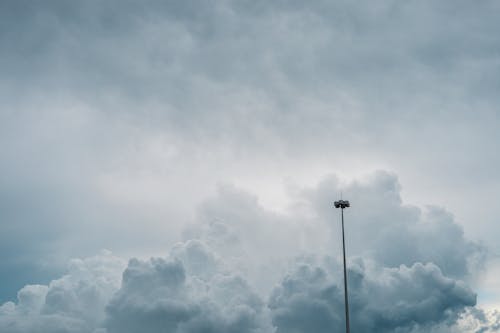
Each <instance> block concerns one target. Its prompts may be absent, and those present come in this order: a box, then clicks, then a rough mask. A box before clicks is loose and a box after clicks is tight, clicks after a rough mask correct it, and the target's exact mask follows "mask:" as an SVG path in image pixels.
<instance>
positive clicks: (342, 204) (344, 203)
mask: <svg viewBox="0 0 500 333" xmlns="http://www.w3.org/2000/svg"><path fill="white" fill-rule="evenodd" d="M334 205H335V208H340V209H341V212H342V253H343V255H344V306H345V331H346V333H350V332H351V328H350V325H349V298H348V297H347V269H346V264H345V236H344V208H347V207H351V205H350V204H349V201H347V200H339V201H335V202H334Z"/></svg>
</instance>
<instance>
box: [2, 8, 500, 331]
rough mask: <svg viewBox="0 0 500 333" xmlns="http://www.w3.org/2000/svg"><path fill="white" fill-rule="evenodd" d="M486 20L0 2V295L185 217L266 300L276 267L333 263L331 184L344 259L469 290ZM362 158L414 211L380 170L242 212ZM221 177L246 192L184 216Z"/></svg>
mask: <svg viewBox="0 0 500 333" xmlns="http://www.w3.org/2000/svg"><path fill="white" fill-rule="evenodd" d="M499 9H500V8H499V6H498V4H497V3H496V2H494V1H481V2H480V3H474V4H471V3H469V2H466V1H458V2H457V1H453V2H452V1H445V2H439V3H437V2H435V1H408V2H405V3H401V2H396V1H391V0H387V1H382V2H379V3H377V4H374V3H373V2H369V1H361V2H357V3H351V2H348V1H342V0H339V1H321V0H318V1H312V2H308V3H307V4H305V3H302V2H297V1H275V2H273V3H269V2H265V1H225V0H222V1H210V2H205V3H203V4H201V3H199V2H194V1H183V2H182V3H179V2H173V1H167V2H164V1H147V2H146V3H143V4H141V5H140V6H139V5H137V4H136V3H134V2H133V1H111V2H106V3H104V2H101V1H85V2H75V3H72V4H71V5H69V4H68V3H67V2H65V1H52V2H50V4H48V3H45V4H41V3H39V2H36V1H16V2H15V3H13V2H3V3H1V4H0V45H1V46H3V47H1V48H0V70H1V72H2V77H1V78H0V103H1V105H2V108H1V111H0V159H1V162H2V163H0V165H1V166H0V221H1V223H0V252H2V253H3V254H4V257H5V258H8V259H6V260H4V261H3V263H2V265H1V266H0V275H2V282H3V283H2V286H0V300H2V301H3V300H4V299H10V298H12V297H13V295H14V294H15V291H16V290H18V289H20V288H21V287H22V285H24V284H26V283H29V281H37V282H39V283H45V282H48V281H49V280H50V279H51V278H53V277H55V276H58V274H60V273H61V271H63V269H62V268H61V267H62V263H63V262H65V261H66V260H67V259H68V258H70V257H87V256H89V255H90V254H91V253H95V251H96V250H97V249H99V248H111V249H112V250H113V251H114V253H118V254H119V255H120V256H123V257H129V256H132V255H139V256H150V255H151V254H158V253H159V252H160V251H163V249H165V248H169V247H170V246H171V245H173V244H174V243H175V241H177V240H178V239H179V237H180V233H181V232H180V231H181V230H182V228H183V225H185V224H186V222H188V221H189V222H191V221H192V220H193V219H196V218H198V219H199V220H198V224H201V226H200V225H198V226H196V223H194V224H195V226H194V227H193V228H192V230H190V231H188V232H185V240H186V241H189V240H191V239H193V238H203V239H202V240H203V242H206V243H207V244H208V246H210V247H212V248H214V250H215V251H216V252H217V253H220V256H222V257H224V260H223V262H225V263H226V264H224V265H229V266H231V267H233V268H234V267H236V268H237V270H239V271H241V272H242V273H243V275H244V276H246V277H247V278H248V280H249V281H251V282H252V284H253V287H254V288H255V290H256V293H258V294H259V296H260V297H261V298H263V299H265V296H266V295H267V294H268V293H269V292H270V290H271V289H272V287H273V285H274V284H273V283H275V282H276V281H279V280H280V278H281V277H282V274H283V270H284V268H285V267H286V263H287V260H289V258H292V257H295V256H296V255H300V254H302V253H303V252H313V253H317V254H318V255H324V254H330V255H331V254H332V253H336V252H334V251H337V249H338V247H336V246H337V245H338V239H337V238H336V237H337V235H338V234H337V225H336V224H335V221H336V218H337V217H336V216H335V215H333V214H334V212H332V210H331V207H330V201H331V199H332V198H336V197H337V196H338V191H339V189H343V190H344V191H345V195H346V196H348V197H349V198H351V200H352V201H353V203H354V204H355V207H356V209H352V210H350V211H349V212H348V214H349V216H348V217H349V220H348V226H347V228H348V231H349V236H350V239H349V252H350V254H352V255H355V256H361V257H363V258H365V259H370V260H373V261H375V262H376V263H377V264H379V265H380V266H382V267H386V268H398V267H399V265H400V264H404V265H406V267H410V268H412V267H414V265H415V264H416V263H419V262H420V263H422V264H423V265H424V266H425V265H427V263H433V264H435V265H436V266H437V267H439V269H440V270H441V272H442V274H443V276H445V277H446V278H450V279H463V280H465V281H467V283H473V281H472V280H473V278H474V277H473V276H472V275H473V274H471V272H476V270H475V268H474V267H481V265H484V256H485V250H484V247H483V246H482V245H481V244H480V243H478V242H472V241H470V240H469V239H467V238H466V237H465V236H464V231H462V226H463V227H464V228H465V234H467V235H468V237H469V238H471V237H472V238H473V239H475V240H477V239H480V238H484V239H486V243H487V244H488V245H489V246H490V247H492V248H493V249H494V250H496V247H497V242H496V239H497V238H498V237H497V235H498V232H497V230H498V228H497V225H498V224H497V223H496V222H497V221H496V220H497V216H498V215H499V214H500V212H499V211H498V205H497V204H496V202H495V200H496V198H497V197H498V193H499V189H500V186H499V182H498V176H497V170H498V165H499V162H500V161H499V159H498V154H496V153H495V152H496V151H497V147H496V142H498V133H497V132H498V131H497V129H498V116H497V113H498V112H497V111H498V94H497V91H498V89H497V88H498V86H499V81H498V77H499V76H498V69H499V67H498V65H499V63H498V50H499V46H498V43H497V31H498V19H497V17H498V11H499ZM375 168H384V169H388V170H395V171H396V172H397V174H398V175H399V176H400V178H401V180H402V182H403V183H404V184H405V192H404V198H405V199H408V198H410V199H415V198H418V199H419V200H418V202H417V204H418V207H416V206H411V205H408V204H406V203H404V202H403V199H402V194H401V190H400V188H399V185H398V182H397V181H396V179H395V178H394V176H392V175H383V174H381V175H378V176H376V177H375V179H374V180H372V181H367V182H364V183H363V182H361V183H360V182H353V183H350V184H348V185H347V186H344V185H343V184H341V182H340V181H339V180H335V179H334V178H330V179H327V180H325V181H324V182H323V183H321V184H320V185H318V186H317V187H314V186H309V187H307V186H306V187H307V188H305V189H304V186H302V185H299V186H298V187H299V189H298V190H297V192H296V193H293V194H294V195H295V197H293V198H292V204H291V207H286V208H285V209H284V211H285V212H277V211H274V210H271V209H269V208H268V207H269V203H268V202H267V203H266V202H259V200H258V198H262V197H264V196H268V197H269V196H272V193H273V191H272V190H274V189H276V188H278V187H279V186H280V185H281V184H280V182H281V181H282V177H291V178H292V179H293V178H295V177H296V176H297V177H298V178H300V176H298V175H301V174H302V175H303V174H306V175H307V177H305V178H306V181H305V183H313V182H315V181H316V180H317V177H319V175H321V174H324V172H328V171H329V170H333V171H335V172H338V173H339V174H346V176H347V177H349V178H352V177H356V176H357V175H358V174H360V173H364V172H366V171H371V170H373V169H375ZM221 180H222V181H223V182H229V183H231V182H234V183H236V184H237V185H241V184H251V185H253V187H252V188H251V189H250V191H251V192H255V193H256V195H252V194H248V193H245V191H240V190H238V189H235V188H231V187H230V186H228V187H224V186H223V188H221V189H219V190H218V191H219V192H218V193H217V194H216V195H215V196H214V197H213V199H212V200H209V201H207V202H205V203H204V204H202V205H201V208H200V209H199V211H198V217H193V215H194V214H193V208H194V207H196V206H197V205H198V204H199V203H200V202H202V201H203V200H204V198H206V197H207V196H209V195H210V194H211V193H212V192H213V184H215V183H217V182H218V181H221ZM270 193H271V194H270ZM471 197H477V198H481V203H482V204H483V205H482V209H480V210H478V209H476V207H475V206H474V205H471V201H470V200H471ZM181 198H182V199H181ZM408 202H412V200H409V201H408ZM429 202H433V203H436V204H437V205H438V206H437V207H433V206H430V207H424V208H422V207H423V203H429ZM441 206H446V207H447V209H443V208H440V207H441ZM472 206H474V207H472ZM450 211H452V212H454V213H455V214H456V217H454V216H452V215H451V214H450ZM353 230H356V231H360V232H352V231H353ZM220 234H222V235H224V237H221V235H220ZM443 235H446V237H443ZM277 244H279V246H277ZM181 252H182V251H181ZM262 258H266V260H264V261H263V260H262ZM205 259H207V260H208V259H209V258H205ZM205 259H199V260H201V261H203V260H205ZM191 260H193V261H194V262H196V260H195V259H194V258H193V259H189V260H188V259H185V260H182V262H183V265H184V267H185V269H187V268H186V267H187V266H188V263H190V262H191ZM216 261H217V260H216ZM189 265H190V264H189ZM196 265H200V264H196ZM196 265H195V266H196ZM425 267H427V266H425ZM236 268H235V269H236ZM200 269H201V268H200ZM264 272H267V273H268V274H263V273H264ZM210 274H213V272H212V273H210ZM186 281H189V275H187V277H186ZM49 294H50V293H49ZM188 301H189V300H188ZM9 304H10V303H9ZM8 307H9V309H11V308H12V306H11V305H9V306H8ZM9 311H10V310H9ZM75 316H77V315H75ZM78 316H79V315H78ZM78 316H77V317H78ZM43 318H45V319H43V320H46V321H50V320H52V319H50V318H49V317H43ZM40 320H42V319H40ZM55 321H57V320H55ZM84 321H85V322H88V321H89V320H88V319H84ZM18 324H19V325H20V323H18ZM26 325H27V324H26ZM44 325H45V324H44ZM47 325H49V324H47ZM68 325H70V324H68ZM92 325H93V324H92ZM75 327H76V326H75ZM19 329H21V328H19ZM82 329H84V328H82Z"/></svg>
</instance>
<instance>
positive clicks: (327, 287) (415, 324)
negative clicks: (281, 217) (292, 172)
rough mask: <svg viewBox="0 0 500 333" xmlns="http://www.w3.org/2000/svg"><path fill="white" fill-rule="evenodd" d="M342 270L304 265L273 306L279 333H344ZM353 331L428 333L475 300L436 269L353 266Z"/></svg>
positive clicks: (288, 279)
mask: <svg viewBox="0 0 500 333" xmlns="http://www.w3.org/2000/svg"><path fill="white" fill-rule="evenodd" d="M340 269H341V268H340V265H339V264H338V263H336V262H335V261H332V260H324V261H322V262H321V263H320V264H319V265H318V264H315V263H314V262H307V261H305V262H301V263H298V264H297V267H295V268H294V270H293V271H292V272H291V273H289V274H288V275H287V276H286V277H285V278H284V279H283V281H282V282H281V284H280V285H279V286H278V287H277V288H276V289H275V290H274V291H273V293H272V295H271V299H270V302H269V306H270V308H271V310H272V316H273V323H274V324H275V325H276V326H277V328H278V330H277V332H278V333H279V332H311V331H315V332H331V331H342V329H343V327H344V325H345V322H344V317H343V310H344V305H343V285H342V277H341V274H340V272H341V270H340ZM348 276H349V286H350V301H351V302H350V309H351V323H352V329H353V330H356V331H360V332H394V331H397V332H415V331H416V330H417V329H418V330H419V331H422V332H426V331H427V330H428V329H429V328H430V327H433V326H436V325H440V324H442V323H446V324H447V325H452V324H454V323H455V322H456V320H457V319H458V318H459V316H460V314H461V313H462V312H464V311H465V309H466V308H467V307H469V306H474V305H475V304H476V295H475V294H474V293H473V292H472V291H471V290H470V289H469V288H468V287H467V286H466V284H465V283H464V282H463V281H457V280H453V279H450V278H448V277H445V276H444V275H443V274H442V272H441V270H440V269H439V268H438V267H437V266H435V265H434V264H421V263H416V264H414V265H413V266H411V267H407V266H405V265H401V266H400V267H398V268H386V267H380V266H378V265H377V264H374V263H373V262H366V261H364V260H361V259H358V260H353V261H351V263H350V265H349V271H348Z"/></svg>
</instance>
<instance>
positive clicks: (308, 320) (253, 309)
mask: <svg viewBox="0 0 500 333" xmlns="http://www.w3.org/2000/svg"><path fill="white" fill-rule="evenodd" d="M341 188H342V189H343V191H344V193H345V195H348V196H349V199H350V200H352V203H353V205H352V207H351V208H350V209H349V210H348V211H346V215H347V216H346V217H347V227H348V240H349V242H348V251H349V252H348V253H349V254H350V260H349V264H348V268H349V271H348V276H349V286H350V290H351V294H350V300H351V311H352V326H353V329H356V330H359V331H370V332H398V333H404V332H408V333H410V332H411V333H417V332H435V333H443V332H472V330H480V329H482V330H483V331H484V332H488V330H489V332H494V330H495V329H496V327H497V324H496V320H497V319H496V318H497V316H496V315H495V313H486V312H484V311H483V310H481V309H478V308H476V307H475V305H476V294H475V293H474V292H473V290H472V289H471V285H470V283H471V281H472V279H471V271H470V267H472V266H471V265H474V267H480V266H481V264H482V262H483V260H484V254H485V248H484V247H482V246H480V245H478V244H476V243H474V242H471V241H469V240H467V239H466V238H465V237H464V234H463V232H462V230H461V228H459V227H458V225H457V224H456V223H455V222H454V220H453V216H452V215H451V214H449V213H447V212H446V211H444V210H443V209H441V208H435V207H432V208H429V209H427V212H426V213H423V212H422V210H421V209H420V208H418V207H415V206H410V205H406V204H403V202H402V200H401V198H400V185H399V183H398V180H397V177H395V176H394V175H393V174H390V173H386V172H377V173H374V174H372V175H370V176H369V177H367V178H366V179H363V180H358V181H354V182H351V183H346V184H342V183H341V182H340V181H339V180H338V179H337V178H336V177H334V176H330V177H327V178H325V180H324V181H322V182H320V183H319V184H318V185H317V186H315V187H308V188H300V189H297V188H296V189H295V190H291V192H292V193H291V195H292V197H293V198H294V199H293V200H292V203H291V204H290V207H289V211H288V212H275V211H270V210H268V209H266V208H265V207H263V206H262V205H261V204H260V203H259V200H258V198H257V197H256V196H254V195H252V194H250V193H247V192H245V191H243V190H241V189H237V188H235V187H233V186H221V187H220V189H219V192H218V194H217V195H216V196H214V197H213V198H211V199H208V200H207V201H206V202H205V203H204V204H203V205H201V206H200V209H199V211H198V218H197V222H195V223H193V224H192V225H191V226H190V227H189V228H186V231H185V233H184V238H185V239H184V241H183V242H181V243H177V244H176V245H175V246H173V247H172V248H171V250H170V251H169V252H168V254H167V255H166V256H163V257H157V258H151V259H149V260H145V259H131V260H129V262H128V264H127V265H125V264H124V261H123V260H122V259H120V258H117V257H114V256H113V255H111V254H110V253H109V252H103V253H102V254H101V255H98V256H96V257H91V258H87V259H83V260H73V261H72V262H71V263H70V265H69V269H68V273H67V274H66V275H64V276H63V277H61V278H60V279H56V280H53V281H52V282H51V283H50V284H48V285H28V286H26V287H24V288H23V289H21V290H20V291H19V292H18V297H17V302H7V303H4V304H3V305H2V306H1V308H0V328H1V329H2V330H5V331H7V332H13V333H28V332H38V331H37V330H40V329H41V331H40V332H44V331H53V332H61V333H62V332H68V333H70V332H78V333H80V332H90V333H92V332H96V333H97V332H108V333H118V332H158V331H161V330H167V331H169V332H177V333H196V332H227V333H230V332H248V333H271V332H277V333H280V332H287V333H288V332H290V333H305V332H311V331H315V332H323V331H324V332H327V331H335V330H341V329H342V327H343V325H344V322H343V320H344V319H343V318H344V317H343V290H342V268H341V265H340V261H339V256H336V255H335V254H333V253H334V252H333V251H338V248H337V250H335V248H336V247H337V246H338V245H339V244H338V238H339V237H338V236H339V230H338V224H337V223H336V221H338V216H335V215H334V214H335V213H336V212H335V211H334V209H333V208H332V207H331V200H330V199H331V198H332V197H333V198H335V197H336V195H335V194H336V193H338V191H339V190H340V189H341ZM360 207H363V209H361V208H360ZM292 216H293V217H292ZM325 230H326V231H328V232H326V233H325ZM393 230H396V232H392V231H393ZM354 231H356V232H354ZM325 234H326V235H325ZM442 235H446V236H447V237H448V238H447V239H444V240H443V237H442ZM391 243H395V244H396V245H394V244H391ZM274 249H276V251H274ZM398 249H401V251H400V253H394V251H398ZM455 252H457V253H455ZM339 253H340V252H339Z"/></svg>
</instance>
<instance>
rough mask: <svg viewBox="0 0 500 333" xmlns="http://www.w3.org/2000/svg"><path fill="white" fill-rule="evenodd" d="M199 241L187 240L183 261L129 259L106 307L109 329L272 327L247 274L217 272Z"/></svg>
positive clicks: (257, 332) (257, 330) (259, 332)
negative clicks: (115, 291)
mask: <svg viewBox="0 0 500 333" xmlns="http://www.w3.org/2000/svg"><path fill="white" fill-rule="evenodd" d="M201 247H202V245H201V244H199V243H195V244H193V242H188V243H186V244H185V248H183V249H182V250H185V254H186V256H185V260H184V261H180V260H179V259H174V258H171V259H162V258H157V259H151V260H149V261H139V260H131V261H130V262H129V265H128V267H127V269H126V270H125V271H124V273H123V284H122V287H121V289H120V290H119V291H118V292H117V293H116V295H115V296H114V297H113V299H112V300H111V302H110V303H109V305H108V307H107V314H108V319H107V321H106V327H107V328H108V332H110V333H113V332H158V331H161V330H167V331H169V332H179V333H180V332H183V333H184V332H185V333H189V332H228V333H229V332H249V333H250V332H252V333H264V332H272V331H273V330H272V326H271V325H270V322H268V320H267V316H266V314H267V310H266V306H265V303H264V302H263V301H262V300H261V299H260V298H259V296H258V295H257V294H256V293H255V292H253V291H252V289H251V288H250V286H249V285H248V283H247V282H246V281H245V279H244V278H242V277H240V276H237V275H233V274H231V273H230V272H227V273H225V274H224V273H222V274H221V272H217V271H215V272H213V270H214V267H213V263H211V262H210V261H207V262H202V261H200V260H199V259H200V256H201V257H203V258H207V257H210V256H211V254H209V253H206V252H202V251H200V250H201ZM178 251H179V246H178V247H177V249H176V251H174V252H178ZM184 263H185V264H186V267H185V266H184ZM200 264H202V265H200ZM211 264H212V265H211Z"/></svg>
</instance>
